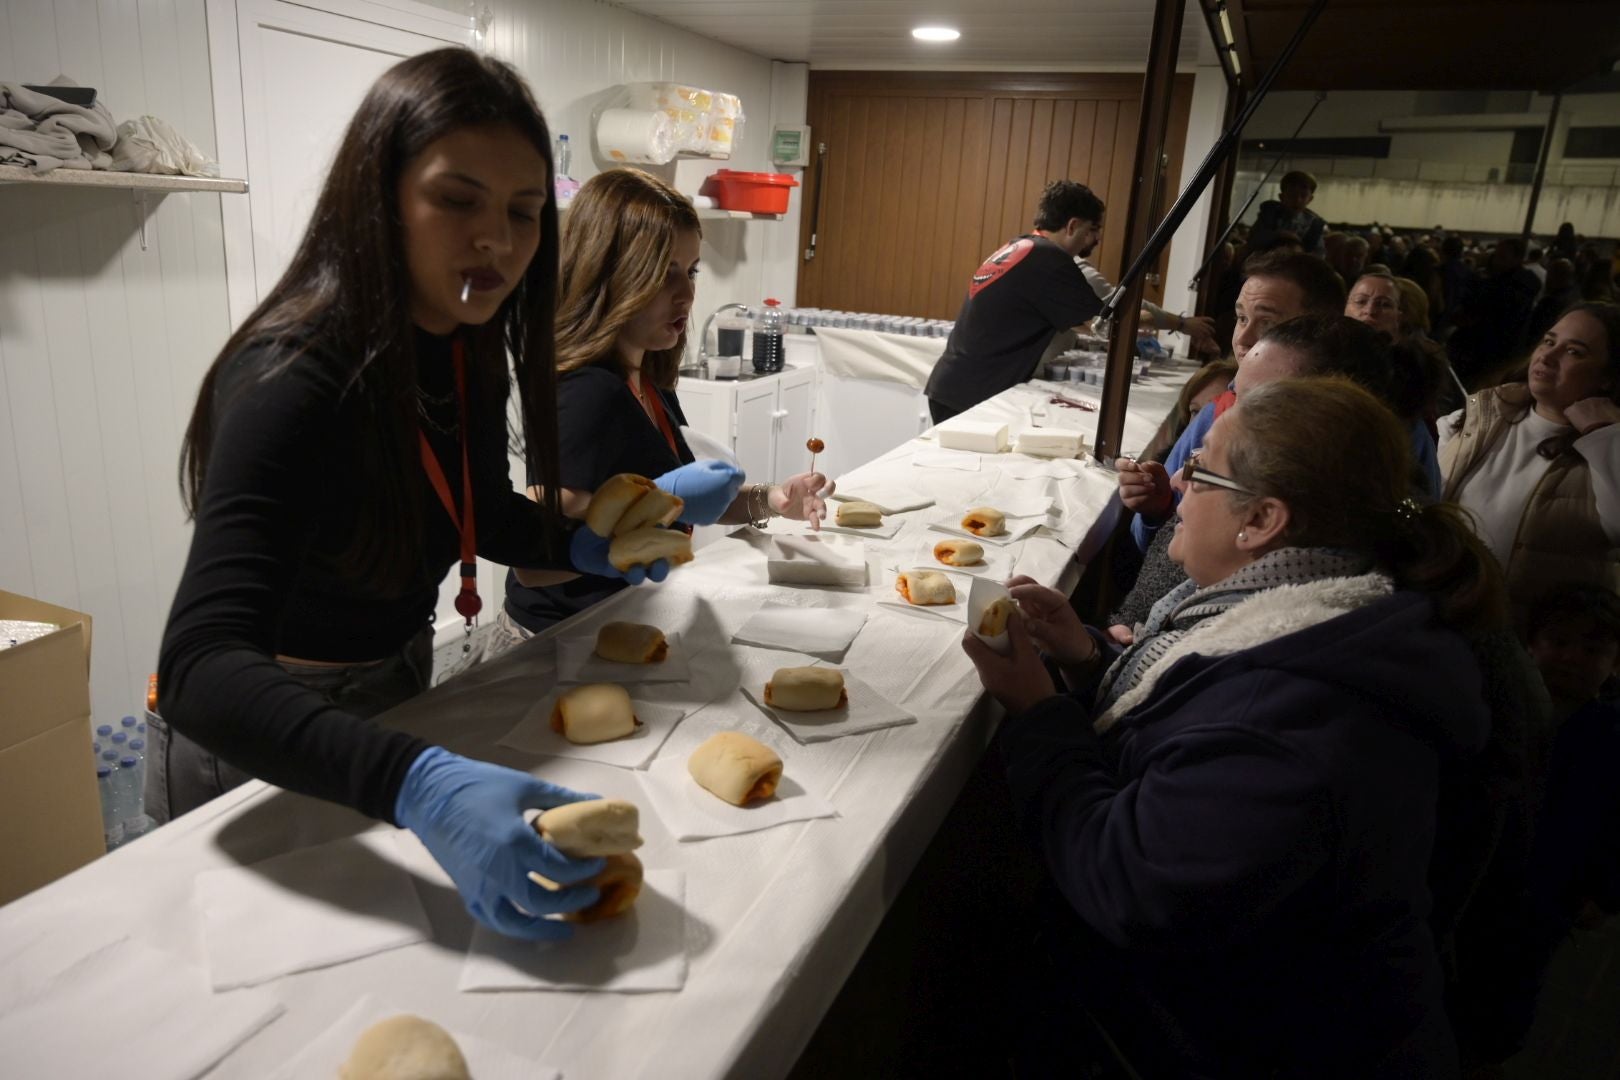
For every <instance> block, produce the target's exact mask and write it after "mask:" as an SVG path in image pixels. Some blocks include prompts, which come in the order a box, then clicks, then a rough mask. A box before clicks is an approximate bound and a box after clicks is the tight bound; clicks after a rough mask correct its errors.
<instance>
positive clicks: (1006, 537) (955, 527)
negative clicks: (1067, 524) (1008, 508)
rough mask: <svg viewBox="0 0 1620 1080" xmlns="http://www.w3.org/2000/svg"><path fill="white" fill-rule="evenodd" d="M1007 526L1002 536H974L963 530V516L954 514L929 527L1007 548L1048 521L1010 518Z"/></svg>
mask: <svg viewBox="0 0 1620 1080" xmlns="http://www.w3.org/2000/svg"><path fill="white" fill-rule="evenodd" d="M1006 524H1007V531H1006V532H1004V533H1002V534H1001V535H1000V536H974V535H973V534H972V533H970V532H968V531H967V530H966V529H964V528H962V515H961V514H953V515H952V516H951V517H948V518H942V519H940V520H939V521H931V522H929V523H928V527H929V528H930V529H933V530H934V531H935V532H942V533H949V534H950V535H952V536H965V537H967V538H968V539H969V540H977V541H978V542H979V543H981V544H993V545H995V546H996V547H1006V546H1007V545H1008V544H1016V543H1017V542H1018V541H1020V540H1022V539H1024V538H1025V537H1026V536H1028V535H1029V534H1030V533H1032V532H1034V531H1035V530H1036V529H1038V528H1040V527H1041V526H1042V525H1045V524H1046V519H1045V518H1044V517H1009V518H1008V519H1007V523H1006Z"/></svg>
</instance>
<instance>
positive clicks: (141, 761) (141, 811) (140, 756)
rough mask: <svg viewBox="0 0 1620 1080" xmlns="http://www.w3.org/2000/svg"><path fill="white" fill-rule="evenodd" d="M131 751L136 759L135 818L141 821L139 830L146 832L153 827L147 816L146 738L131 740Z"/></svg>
mask: <svg viewBox="0 0 1620 1080" xmlns="http://www.w3.org/2000/svg"><path fill="white" fill-rule="evenodd" d="M129 752H130V755H131V756H132V757H134V759H135V814H134V820H135V821H136V822H138V823H139V832H140V833H144V832H146V830H147V829H148V828H150V827H151V821H150V819H149V818H147V816H146V740H145V739H131V740H129Z"/></svg>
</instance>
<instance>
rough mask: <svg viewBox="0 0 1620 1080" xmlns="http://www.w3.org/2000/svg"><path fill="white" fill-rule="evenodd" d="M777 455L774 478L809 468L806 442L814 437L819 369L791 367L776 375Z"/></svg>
mask: <svg viewBox="0 0 1620 1080" xmlns="http://www.w3.org/2000/svg"><path fill="white" fill-rule="evenodd" d="M777 385H778V391H777V404H776V414H777V421H776V454H775V455H774V457H773V459H772V465H771V477H770V478H771V479H772V480H783V479H786V478H787V477H789V476H792V475H794V474H795V473H799V472H803V471H804V470H805V469H807V468H809V467H810V451H809V450H808V449H806V448H805V445H804V444H805V443H806V442H808V441H809V439H810V436H811V435H813V434H814V433H815V432H814V429H813V426H812V425H813V424H814V422H815V402H816V369H815V368H797V369H794V368H789V369H787V370H785V371H783V372H782V374H780V375H778V376H777Z"/></svg>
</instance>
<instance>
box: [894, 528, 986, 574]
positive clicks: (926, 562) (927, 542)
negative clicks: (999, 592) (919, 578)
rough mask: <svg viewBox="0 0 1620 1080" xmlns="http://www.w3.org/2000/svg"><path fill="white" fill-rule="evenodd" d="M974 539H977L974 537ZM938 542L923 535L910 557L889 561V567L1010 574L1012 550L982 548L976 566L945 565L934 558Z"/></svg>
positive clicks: (957, 572)
mask: <svg viewBox="0 0 1620 1080" xmlns="http://www.w3.org/2000/svg"><path fill="white" fill-rule="evenodd" d="M974 539H977V537H975V538H974ZM937 543H939V538H938V537H935V536H925V537H923V538H922V542H921V543H920V544H918V545H917V549H916V550H915V551H913V552H912V553H911V558H910V559H900V560H896V561H895V562H893V563H891V565H890V568H891V569H895V568H899V567H903V566H905V567H909V566H926V567H929V568H930V569H934V570H942V571H944V572H945V573H947V574H972V575H973V576H974V577H987V578H995V579H997V580H1000V579H1002V578H1008V577H1011V576H1012V564H1013V557H1012V552H1010V551H1006V550H1003V549H1002V548H998V547H987V548H985V549H984V559H983V561H981V562H980V563H978V565H976V566H946V565H945V564H944V563H942V562H940V561H939V560H938V559H936V558H934V545H935V544H937Z"/></svg>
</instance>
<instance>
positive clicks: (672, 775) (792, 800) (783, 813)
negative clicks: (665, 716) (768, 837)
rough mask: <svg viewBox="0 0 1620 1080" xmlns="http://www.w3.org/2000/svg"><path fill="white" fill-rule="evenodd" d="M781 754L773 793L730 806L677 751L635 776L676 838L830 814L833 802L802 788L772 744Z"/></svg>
mask: <svg viewBox="0 0 1620 1080" xmlns="http://www.w3.org/2000/svg"><path fill="white" fill-rule="evenodd" d="M771 749H773V750H775V751H776V752H777V753H778V754H779V755H781V758H782V764H783V773H782V782H781V784H779V785H778V786H777V789H776V794H775V795H774V796H772V797H771V798H769V799H766V800H765V801H764V802H757V803H753V804H752V805H749V806H732V805H731V804H730V803H728V802H725V801H723V800H722V799H720V797H719V796H717V795H711V794H710V793H709V792H708V791H706V790H704V789H703V788H701V787H699V786H698V782H697V781H696V780H693V779H692V775H691V774H690V773H688V772H687V771H686V757H687V755H685V754H676V755H674V756H672V757H666V758H663V759H661V760H659V761H655V762H653V763H652V765H651V767H649V768H648V769H647V771H646V772H639V773H636V779H638V780H640V781H641V786H642V789H643V790H644V791H646V793H647V798H648V799H650V800H651V801H652V804H653V807H654V808H655V809H656V810H657V811H658V820H660V821H662V822H663V823H664V827H665V828H667V829H668V830H669V831H670V834H671V835H673V836H674V837H675V839H677V840H707V839H709V838H710V837H714V836H736V835H738V834H739V833H750V832H758V831H759V830H761V829H770V828H774V827H775V826H777V825H786V824H788V823H789V822H793V821H808V820H809V819H811V818H824V817H833V816H835V815H836V814H837V813H838V811H837V810H835V809H834V808H833V805H832V803H830V802H828V801H827V800H825V799H823V798H822V797H821V796H819V795H812V794H811V793H810V792H808V791H806V790H805V788H804V785H803V784H801V783H799V782H798V780H796V779H794V776H793V759H792V757H791V756H789V755H787V754H783V753H782V748H781V747H780V746H772V747H771Z"/></svg>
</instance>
